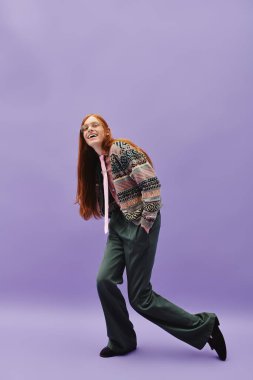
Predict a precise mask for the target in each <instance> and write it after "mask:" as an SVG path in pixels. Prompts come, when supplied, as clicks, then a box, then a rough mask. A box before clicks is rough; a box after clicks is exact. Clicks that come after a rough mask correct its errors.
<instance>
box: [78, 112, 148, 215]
mask: <svg viewBox="0 0 253 380" xmlns="http://www.w3.org/2000/svg"><path fill="white" fill-rule="evenodd" d="M90 116H94V117H95V118H96V119H98V120H99V121H100V123H101V124H102V126H103V128H104V130H105V132H107V133H108V135H106V136H105V138H104V140H103V142H102V150H103V151H105V152H107V153H108V152H109V150H110V147H111V145H112V143H113V142H114V141H124V142H126V143H128V144H130V145H132V146H133V147H134V148H135V149H137V150H138V151H139V152H141V153H143V154H144V155H145V156H146V157H147V160H148V161H149V163H150V164H151V165H152V166H153V163H152V160H151V158H150V157H149V156H148V154H147V153H146V152H145V151H144V150H143V149H141V148H140V147H139V146H138V145H136V144H134V143H133V142H132V141H131V140H128V139H124V138H117V139H115V138H113V137H112V134H111V130H110V128H109V126H108V124H107V122H106V121H105V119H104V118H103V117H102V116H101V115H99V114H94V113H92V114H88V115H86V116H85V118H84V119H83V121H82V123H81V126H82V125H83V124H84V123H85V121H86V120H87V119H88V118H89V117H90ZM98 161H99V156H98V154H97V153H96V151H95V150H94V149H93V148H92V147H90V146H89V145H88V144H87V143H86V141H85V139H84V137H83V133H82V132H81V129H80V132H79V149H78V161H77V192H76V200H75V202H74V204H79V206H80V208H79V214H80V215H81V217H82V218H83V219H85V220H88V219H90V218H92V217H94V218H95V219H100V218H102V216H101V214H100V212H99V210H98V202H97V193H96V168H97V165H98Z"/></svg>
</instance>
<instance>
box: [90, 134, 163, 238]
mask: <svg viewBox="0 0 253 380" xmlns="http://www.w3.org/2000/svg"><path fill="white" fill-rule="evenodd" d="M108 158H109V162H110V166H111V176H112V181H113V185H114V189H115V192H116V195H117V200H118V203H117V202H116V200H115V199H114V198H113V197H112V195H111V193H110V192H109V217H110V216H111V213H112V211H113V210H114V209H115V208H117V207H119V206H120V209H121V211H122V213H123V214H124V216H125V218H126V219H127V220H128V221H130V222H132V223H134V224H136V225H139V224H141V226H142V227H144V228H145V230H146V231H149V230H150V228H151V227H152V225H153V223H154V221H155V219H156V216H157V213H158V211H159V210H160V209H161V207H162V201H161V193H160V188H161V183H160V181H159V179H158V178H157V175H156V173H155V171H154V168H153V167H152V166H151V165H150V163H149V161H148V159H147V157H146V156H145V154H144V153H142V152H139V151H138V150H137V149H136V148H135V147H134V146H132V145H131V144H129V143H127V142H124V141H117V140H116V141H114V142H113V144H112V145H111V147H110V150H109V153H108ZM108 158H107V160H108ZM96 190H97V200H98V207H99V210H100V214H101V215H104V199H103V177H102V174H101V167H100V163H99V164H98V167H97V188H96Z"/></svg>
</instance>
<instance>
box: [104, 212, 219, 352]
mask: <svg viewBox="0 0 253 380" xmlns="http://www.w3.org/2000/svg"><path fill="white" fill-rule="evenodd" d="M160 226H161V211H159V212H158V215H157V218H156V220H155V222H154V224H153V225H152V228H151V229H150V231H149V234H147V233H146V231H145V230H144V229H143V228H142V227H141V226H136V225H135V224H134V223H132V222H130V221H127V220H126V218H125V217H124V215H123V213H122V212H121V210H120V209H117V210H114V211H113V212H112V215H111V218H110V222H109V234H108V238H107V242H106V247H105V252H104V256H103V259H102V262H101V265H100V268H99V271H98V275H97V290H98V295H99V298H100V301H101V305H102V308H103V312H104V316H105V321H106V327H107V336H108V338H109V341H108V344H107V345H108V346H109V347H110V348H111V349H113V350H114V351H116V352H120V353H123V352H125V351H128V350H130V349H132V348H134V347H136V346H137V338H136V334H135V331H134V326H133V324H132V322H131V321H130V320H129V314H128V311H127V308H126V302H125V299H124V297H123V295H122V293H121V291H120V290H119V288H118V286H117V284H122V283H123V272H124V269H125V268H126V276H127V290H128V299H129V302H130V305H131V306H132V307H133V309H134V310H135V311H136V312H138V313H139V314H140V315H142V316H143V317H144V318H146V319H148V320H149V321H151V322H153V323H155V324H156V325H157V326H159V327H161V328H162V329H164V330H165V331H167V332H169V333H170V334H172V335H173V336H175V337H176V338H178V339H181V340H182V341H184V342H186V343H188V344H190V345H191V346H193V347H196V348H198V349H199V350H201V349H202V348H203V347H204V345H205V344H206V343H207V340H208V338H209V336H210V335H211V333H212V330H213V326H214V322H215V317H216V314H215V313H209V312H202V313H198V314H191V313H188V312H187V311H185V310H184V309H182V308H180V307H179V306H177V305H175V304H173V303H172V302H170V301H168V300H167V299H165V298H163V297H162V296H160V295H159V294H157V293H156V292H154V290H153V289H152V285H151V282H150V278H151V273H152V268H153V264H154V259H155V253H156V247H157V241H158V236H159V231H160Z"/></svg>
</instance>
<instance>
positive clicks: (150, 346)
mask: <svg viewBox="0 0 253 380" xmlns="http://www.w3.org/2000/svg"><path fill="white" fill-rule="evenodd" d="M129 314H130V318H131V321H132V322H133V324H134V327H135V331H136V334H137V339H138V348H137V350H136V351H134V352H132V353H130V354H128V355H126V356H121V357H113V358H106V359H105V358H101V357H99V351H100V349H101V348H102V347H103V346H104V345H105V344H106V343H107V336H106V332H105V323H104V317H103V314H102V313H101V310H100V309H97V310H96V309H95V308H94V309H90V310H85V309H81V308H73V309H70V308H65V309H64V308H63V307H52V306H45V305H38V306H35V305H34V304H31V305H27V304H26V305H25V304H23V305H18V304H15V305H11V304H2V305H1V306H0V334H1V352H0V377H1V379H3V380H23V379H24V380H30V379H31V380H35V379H36V380H58V379H59V380H60V379H61V380H65V379H71V380H79V379H80V380H81V379H82V380H84V379H88V380H89V379H104V380H106V379H110V380H113V379H121V380H124V379H127V380H129V379H140V378H143V379H153V380H155V379H163V378H164V379H165V378H166V379H184V378H186V377H187V379H190V378H192V379H201V378H202V379H205V380H208V379H210V380H213V379H214V378H215V379H225V378H226V379H240V380H247V379H251V378H252V377H251V376H252V371H253V362H252V356H251V355H252V350H250V347H252V340H253V329H252V315H249V313H245V315H243V314H239V313H238V314H236V315H235V314H234V313H233V315H231V314H232V313H231V312H230V311H224V312H221V311H219V318H220V322H221V325H220V328H221V330H222V332H223V334H224V336H225V339H226V343H227V349H228V358H227V361H226V362H222V361H220V360H219V359H218V357H217V355H216V353H215V351H211V349H210V348H209V346H208V345H206V346H205V347H204V348H203V349H202V350H197V349H195V348H194V347H191V346H189V345H187V344H186V343H184V342H182V341H179V340H178V339H176V338H175V337H173V336H172V335H170V334H168V333H167V332H165V331H164V330H162V329H160V328H159V327H158V326H156V325H154V324H152V323H151V322H149V321H148V320H145V319H144V318H142V317H141V316H139V315H138V314H137V313H136V312H135V311H134V310H131V309H129Z"/></svg>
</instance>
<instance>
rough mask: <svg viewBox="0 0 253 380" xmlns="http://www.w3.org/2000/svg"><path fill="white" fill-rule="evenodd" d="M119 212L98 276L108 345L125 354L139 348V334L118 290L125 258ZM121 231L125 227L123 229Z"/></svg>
mask: <svg viewBox="0 0 253 380" xmlns="http://www.w3.org/2000/svg"><path fill="white" fill-rule="evenodd" d="M117 216H118V213H117V212H113V214H112V216H111V219H110V223H109V235H108V238H107V243H106V247H105V251H104V256H103V259H102V261H101V264H100V267H99V271H98V274H97V291H98V295H99V298H100V302H101V305H102V308H103V312H104V316H105V321H106V328H107V336H108V338H109V342H108V344H107V345H108V346H109V347H110V348H111V349H113V350H114V351H115V352H124V351H128V350H129V349H132V348H133V347H136V345H137V343H136V334H135V331H134V328H133V324H132V323H131V321H130V320H129V314H128V311H127V308H126V303H125V299H124V297H123V295H122V293H121V291H120V290H119V288H118V287H117V284H122V282H123V272H124V269H125V257H124V251H123V245H122V242H121V240H120V238H119V235H118V234H117V233H116V231H115V229H116V228H115V227H116V226H117V227H119V226H120V225H119V224H117ZM121 227H122V228H123V227H124V226H121Z"/></svg>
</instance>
